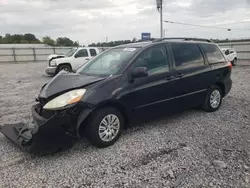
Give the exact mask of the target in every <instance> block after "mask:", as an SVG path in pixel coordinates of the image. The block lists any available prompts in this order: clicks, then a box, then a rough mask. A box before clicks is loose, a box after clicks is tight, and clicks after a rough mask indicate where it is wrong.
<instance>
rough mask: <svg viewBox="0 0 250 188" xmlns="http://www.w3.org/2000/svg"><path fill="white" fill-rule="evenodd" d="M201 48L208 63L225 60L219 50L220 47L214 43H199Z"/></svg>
mask: <svg viewBox="0 0 250 188" xmlns="http://www.w3.org/2000/svg"><path fill="white" fill-rule="evenodd" d="M200 46H201V48H202V50H203V51H204V53H205V54H206V56H207V59H208V62H209V63H210V64H215V63H222V62H225V61H226V60H225V58H224V56H223V54H222V52H221V51H220V49H219V48H218V47H217V46H216V45H214V44H205V43H203V44H200Z"/></svg>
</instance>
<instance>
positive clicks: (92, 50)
mask: <svg viewBox="0 0 250 188" xmlns="http://www.w3.org/2000/svg"><path fill="white" fill-rule="evenodd" d="M89 51H90V55H91V56H92V57H93V56H96V55H97V53H96V50H95V49H90V50H89Z"/></svg>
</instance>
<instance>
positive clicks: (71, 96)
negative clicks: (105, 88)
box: [43, 89, 86, 110]
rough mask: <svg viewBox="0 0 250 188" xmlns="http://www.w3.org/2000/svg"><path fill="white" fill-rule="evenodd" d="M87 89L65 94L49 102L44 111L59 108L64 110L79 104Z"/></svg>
mask: <svg viewBox="0 0 250 188" xmlns="http://www.w3.org/2000/svg"><path fill="white" fill-rule="evenodd" d="M85 92H86V89H76V90H72V91H69V92H67V93H64V94H62V95H60V96H58V97H56V98H54V99H52V100H51V101H49V102H48V103H47V104H45V106H44V107H43V109H47V110H52V109H57V108H62V107H65V106H67V105H70V104H74V103H77V102H79V101H80V100H81V99H82V97H83V95H84V94H85Z"/></svg>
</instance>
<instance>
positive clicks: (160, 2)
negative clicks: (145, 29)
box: [156, 0, 163, 38]
mask: <svg viewBox="0 0 250 188" xmlns="http://www.w3.org/2000/svg"><path fill="white" fill-rule="evenodd" d="M156 4H157V9H158V11H159V12H160V34H161V38H163V19H162V5H163V0H156Z"/></svg>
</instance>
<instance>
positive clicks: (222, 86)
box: [215, 82, 226, 97]
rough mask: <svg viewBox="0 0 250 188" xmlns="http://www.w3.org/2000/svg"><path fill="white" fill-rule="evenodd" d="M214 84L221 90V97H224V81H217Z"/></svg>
mask: <svg viewBox="0 0 250 188" xmlns="http://www.w3.org/2000/svg"><path fill="white" fill-rule="evenodd" d="M215 85H216V86H218V87H219V88H220V89H221V91H222V97H224V96H225V93H226V92H225V90H226V89H225V84H224V83H222V82H217V83H216V84H215Z"/></svg>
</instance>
